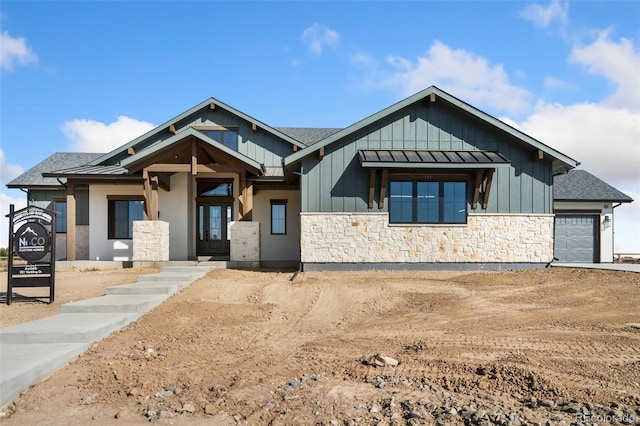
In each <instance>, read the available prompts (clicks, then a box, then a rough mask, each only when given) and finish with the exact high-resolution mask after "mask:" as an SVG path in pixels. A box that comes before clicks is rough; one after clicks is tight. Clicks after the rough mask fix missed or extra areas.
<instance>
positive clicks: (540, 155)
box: [531, 149, 544, 161]
mask: <svg viewBox="0 0 640 426" xmlns="http://www.w3.org/2000/svg"><path fill="white" fill-rule="evenodd" d="M531 159H532V160H533V161H540V160H544V151H543V150H541V149H536V150H535V151H533V152H532V153H531Z"/></svg>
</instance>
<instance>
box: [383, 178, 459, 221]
mask: <svg viewBox="0 0 640 426" xmlns="http://www.w3.org/2000/svg"><path fill="white" fill-rule="evenodd" d="M466 194H467V186H466V183H465V182H456V181H453V182H450V181H418V180H399V181H389V222H391V223H467V197H466Z"/></svg>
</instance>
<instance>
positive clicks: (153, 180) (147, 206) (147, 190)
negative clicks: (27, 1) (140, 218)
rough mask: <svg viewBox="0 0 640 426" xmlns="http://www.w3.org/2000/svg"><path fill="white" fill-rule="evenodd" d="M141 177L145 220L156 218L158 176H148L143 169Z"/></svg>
mask: <svg viewBox="0 0 640 426" xmlns="http://www.w3.org/2000/svg"><path fill="white" fill-rule="evenodd" d="M142 178H143V182H144V212H145V215H144V216H145V220H158V176H149V172H148V171H147V170H146V169H144V170H143V171H142Z"/></svg>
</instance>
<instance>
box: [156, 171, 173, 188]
mask: <svg viewBox="0 0 640 426" xmlns="http://www.w3.org/2000/svg"><path fill="white" fill-rule="evenodd" d="M157 177H158V187H160V188H161V189H164V190H165V191H167V192H171V176H169V175H166V174H165V175H161V176H157Z"/></svg>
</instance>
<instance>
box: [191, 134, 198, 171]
mask: <svg viewBox="0 0 640 426" xmlns="http://www.w3.org/2000/svg"><path fill="white" fill-rule="evenodd" d="M197 174H198V142H196V140H195V139H194V140H193V141H191V175H192V176H195V175H197Z"/></svg>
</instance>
